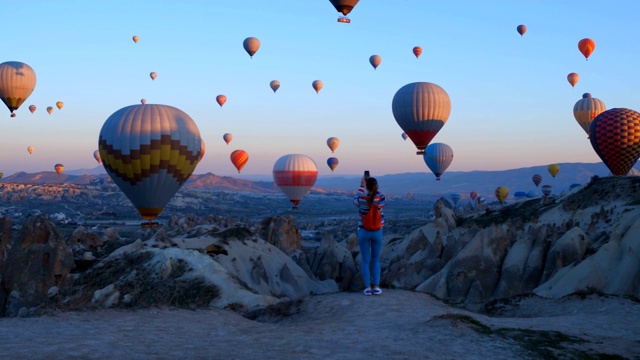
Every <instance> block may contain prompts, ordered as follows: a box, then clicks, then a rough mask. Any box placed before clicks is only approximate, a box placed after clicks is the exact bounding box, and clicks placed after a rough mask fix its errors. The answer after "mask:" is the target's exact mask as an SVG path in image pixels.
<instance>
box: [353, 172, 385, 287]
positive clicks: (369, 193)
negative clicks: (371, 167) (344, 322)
mask: <svg viewBox="0 0 640 360" xmlns="http://www.w3.org/2000/svg"><path fill="white" fill-rule="evenodd" d="M385 202H386V200H385V197H384V195H382V194H381V193H380V192H379V191H378V181H377V180H376V179H375V178H372V177H367V176H366V175H365V176H363V177H362V179H361V180H360V188H358V191H357V192H356V196H355V198H354V199H353V204H354V205H355V206H357V207H358V208H359V215H360V217H359V219H358V245H359V246H360V254H361V256H362V266H361V272H362V278H363V280H364V285H365V287H366V288H365V289H364V294H365V295H371V294H373V295H380V294H382V289H380V252H381V251H382V226H383V225H384V215H383V213H382V208H383V207H384V205H385ZM374 206H375V207H377V210H378V212H379V214H380V217H379V218H378V219H376V220H374V222H375V223H374V224H373V226H370V225H369V223H370V222H371V221H369V220H370V219H368V218H367V214H369V213H370V212H371V213H372V214H369V215H370V216H371V215H374V214H373V213H375V210H374V211H371V209H372V208H373V207H374ZM376 225H377V226H376ZM365 227H369V228H370V229H369V230H368V229H367V228H365ZM369 267H372V269H371V270H370V269H369ZM371 271H372V272H373V274H372V273H371ZM372 275H373V289H372V288H371V280H372V279H371V276H372Z"/></svg>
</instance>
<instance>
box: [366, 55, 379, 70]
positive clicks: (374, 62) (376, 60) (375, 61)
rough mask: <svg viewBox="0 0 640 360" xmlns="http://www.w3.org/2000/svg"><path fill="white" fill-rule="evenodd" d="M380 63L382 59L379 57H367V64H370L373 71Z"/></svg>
mask: <svg viewBox="0 0 640 360" xmlns="http://www.w3.org/2000/svg"><path fill="white" fill-rule="evenodd" d="M381 62H382V58H381V57H380V55H371V56H370V57H369V63H370V64H371V66H373V70H375V69H377V68H378V66H380V63H381Z"/></svg>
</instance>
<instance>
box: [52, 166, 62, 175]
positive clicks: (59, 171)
mask: <svg viewBox="0 0 640 360" xmlns="http://www.w3.org/2000/svg"><path fill="white" fill-rule="evenodd" d="M53 168H54V169H55V170H56V172H57V173H58V175H60V174H62V172H63V171H64V165H62V164H56V165H55V166H54V167H53Z"/></svg>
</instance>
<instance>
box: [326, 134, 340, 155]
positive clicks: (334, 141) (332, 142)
mask: <svg viewBox="0 0 640 360" xmlns="http://www.w3.org/2000/svg"><path fill="white" fill-rule="evenodd" d="M327 146H328V147H329V149H331V152H334V151H335V150H336V149H337V148H338V146H340V140H339V139H338V138H337V137H333V136H332V137H330V138H328V139H327Z"/></svg>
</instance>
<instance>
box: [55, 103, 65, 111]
mask: <svg viewBox="0 0 640 360" xmlns="http://www.w3.org/2000/svg"><path fill="white" fill-rule="evenodd" d="M56 106H57V107H58V110H62V107H63V106H64V103H63V102H62V101H58V102H57V103H56Z"/></svg>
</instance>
